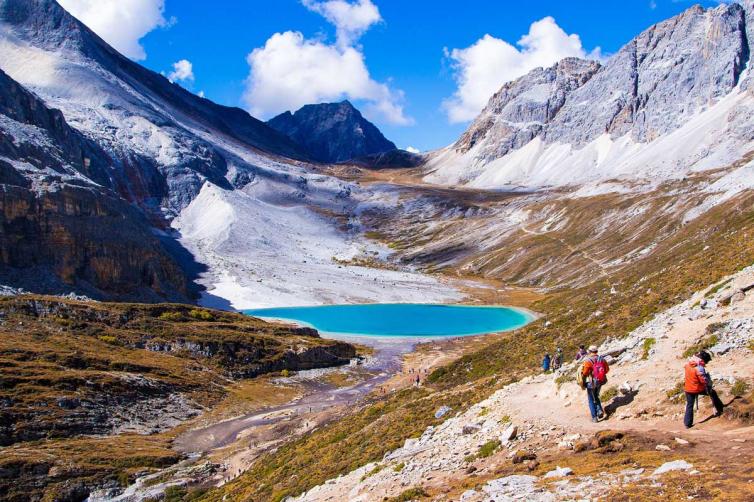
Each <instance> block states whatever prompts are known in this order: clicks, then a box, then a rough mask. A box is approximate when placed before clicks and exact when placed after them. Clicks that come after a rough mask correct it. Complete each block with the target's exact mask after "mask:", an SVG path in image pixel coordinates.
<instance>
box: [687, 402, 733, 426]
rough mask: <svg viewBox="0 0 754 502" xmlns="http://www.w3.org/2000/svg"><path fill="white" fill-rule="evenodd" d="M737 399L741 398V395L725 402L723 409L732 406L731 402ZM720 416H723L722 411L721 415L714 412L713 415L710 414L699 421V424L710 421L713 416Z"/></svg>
mask: <svg viewBox="0 0 754 502" xmlns="http://www.w3.org/2000/svg"><path fill="white" fill-rule="evenodd" d="M736 399H740V398H739V397H734V398H733V399H731V400H730V401H728V402H727V403H723V411H724V410H725V408H727V407H728V406H730V405H731V404H733V403H734V402H735V401H736ZM720 416H722V413H721V414H720V415H718V414H717V413H716V412H713V413H712V415H710V416H708V417H707V418H705V419H704V420H700V421H698V422H697V424H703V423H705V422H708V421H710V420H712V419H713V418H717V417H720Z"/></svg>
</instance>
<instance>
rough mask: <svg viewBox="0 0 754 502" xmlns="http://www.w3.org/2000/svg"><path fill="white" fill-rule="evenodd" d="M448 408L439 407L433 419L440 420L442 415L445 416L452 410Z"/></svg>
mask: <svg viewBox="0 0 754 502" xmlns="http://www.w3.org/2000/svg"><path fill="white" fill-rule="evenodd" d="M452 409H453V408H451V407H450V406H440V407H439V408H438V409H437V411H436V412H435V418H442V417H443V415H445V414H446V413H447V412H449V411H450V410H452Z"/></svg>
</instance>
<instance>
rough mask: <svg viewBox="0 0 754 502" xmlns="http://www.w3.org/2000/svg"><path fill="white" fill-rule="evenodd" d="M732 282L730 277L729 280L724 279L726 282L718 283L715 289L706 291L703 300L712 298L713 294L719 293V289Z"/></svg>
mask: <svg viewBox="0 0 754 502" xmlns="http://www.w3.org/2000/svg"><path fill="white" fill-rule="evenodd" d="M732 280H733V277H731V278H730V279H726V280H724V281H722V282H720V283H719V284H717V285H715V287H713V288H712V289H710V290H709V291H707V294H706V295H704V297H705V298H712V297H713V296H714V295H715V293H717V292H718V291H720V290H721V289H723V288H724V287H725V286H727V285H728V284H730V282H731V281H732Z"/></svg>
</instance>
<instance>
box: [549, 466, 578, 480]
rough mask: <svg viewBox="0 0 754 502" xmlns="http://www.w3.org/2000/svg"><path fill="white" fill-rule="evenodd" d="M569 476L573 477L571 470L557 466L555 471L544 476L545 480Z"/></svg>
mask: <svg viewBox="0 0 754 502" xmlns="http://www.w3.org/2000/svg"><path fill="white" fill-rule="evenodd" d="M571 475H573V469H571V468H570V467H560V466H557V467H556V468H555V469H553V470H551V471H550V472H548V473H547V474H545V478H562V477H565V476H571Z"/></svg>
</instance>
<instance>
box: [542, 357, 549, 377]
mask: <svg viewBox="0 0 754 502" xmlns="http://www.w3.org/2000/svg"><path fill="white" fill-rule="evenodd" d="M542 371H544V372H545V373H547V372H548V371H550V354H549V353H547V354H545V357H544V358H543V359H542Z"/></svg>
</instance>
